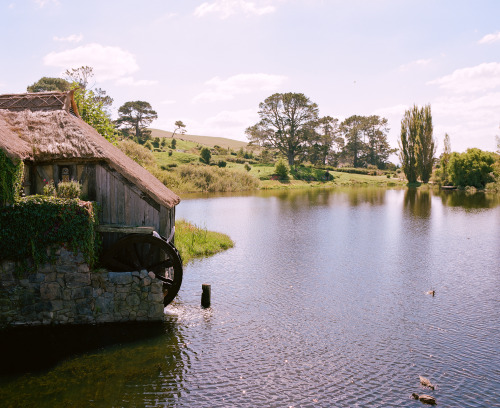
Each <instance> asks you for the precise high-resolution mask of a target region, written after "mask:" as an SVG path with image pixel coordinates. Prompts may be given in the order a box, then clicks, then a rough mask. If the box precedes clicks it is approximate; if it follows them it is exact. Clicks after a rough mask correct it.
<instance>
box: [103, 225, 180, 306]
mask: <svg viewBox="0 0 500 408" xmlns="http://www.w3.org/2000/svg"><path fill="white" fill-rule="evenodd" d="M101 262H102V264H103V265H104V267H106V268H107V269H108V270H110V271H114V272H133V271H142V270H147V271H148V272H153V273H154V274H155V276H156V277H157V278H158V279H160V280H161V281H162V282H163V295H164V298H163V304H164V305H165V306H166V305H168V304H169V303H170V302H172V300H174V298H175V296H177V293H178V292H179V289H180V287H181V283H182V260H181V257H180V255H179V252H178V251H177V249H176V248H175V247H174V246H173V245H171V244H169V243H168V242H167V241H166V240H165V239H163V238H160V237H157V236H155V235H141V234H131V235H127V236H125V237H123V238H121V239H119V240H118V241H116V242H115V243H114V244H113V245H112V246H111V247H110V248H109V249H108V250H107V251H106V253H104V254H103V256H102V258H101Z"/></svg>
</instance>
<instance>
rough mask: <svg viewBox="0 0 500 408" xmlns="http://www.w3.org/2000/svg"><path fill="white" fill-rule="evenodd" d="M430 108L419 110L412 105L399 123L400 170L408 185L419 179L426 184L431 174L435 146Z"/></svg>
mask: <svg viewBox="0 0 500 408" xmlns="http://www.w3.org/2000/svg"><path fill="white" fill-rule="evenodd" d="M432 131H433V129H432V115H431V107H430V105H427V106H425V107H423V108H421V109H419V108H418V107H417V106H416V105H414V106H413V107H412V108H411V109H409V110H407V111H406V112H405V115H404V117H403V119H402V121H401V139H400V142H399V147H400V155H399V158H400V160H401V163H402V169H403V171H404V173H405V175H406V178H407V179H408V182H409V183H415V182H416V181H417V179H418V176H420V179H421V180H422V181H423V182H424V183H427V182H428V181H429V178H430V176H431V173H432V165H433V164H434V154H435V153H436V145H435V143H434V139H433V137H432Z"/></svg>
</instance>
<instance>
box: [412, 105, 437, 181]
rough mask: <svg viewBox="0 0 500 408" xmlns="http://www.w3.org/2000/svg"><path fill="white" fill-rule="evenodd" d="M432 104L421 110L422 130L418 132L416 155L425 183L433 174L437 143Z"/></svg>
mask: <svg viewBox="0 0 500 408" xmlns="http://www.w3.org/2000/svg"><path fill="white" fill-rule="evenodd" d="M432 133H433V126H432V114H431V105H426V106H424V107H423V108H422V109H421V110H420V130H419V132H418V133H417V144H416V152H415V156H416V159H417V165H418V174H419V175H420V179H421V180H422V182H423V183H427V182H428V181H429V179H430V178H431V175H432V166H433V165H434V155H435V154H436V143H435V142H434V137H433V135H432Z"/></svg>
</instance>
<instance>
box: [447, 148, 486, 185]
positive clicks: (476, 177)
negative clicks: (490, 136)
mask: <svg viewBox="0 0 500 408" xmlns="http://www.w3.org/2000/svg"><path fill="white" fill-rule="evenodd" d="M494 162H495V158H494V157H493V155H492V154H491V153H489V152H484V151H482V150H480V149H477V148H473V149H467V151H466V152H465V153H455V152H454V153H452V154H451V156H450V161H449V163H448V174H449V177H450V180H451V182H452V183H453V185H455V186H460V187H466V186H471V187H476V188H484V186H485V185H486V184H487V183H489V182H492V181H494V178H493V174H492V172H493V166H492V165H493V163H494Z"/></svg>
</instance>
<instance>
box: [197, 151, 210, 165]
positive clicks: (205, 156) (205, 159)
mask: <svg viewBox="0 0 500 408" xmlns="http://www.w3.org/2000/svg"><path fill="white" fill-rule="evenodd" d="M211 157H212V153H210V149H208V148H206V147H204V148H203V149H201V152H200V161H201V162H202V163H205V164H210V158H211Z"/></svg>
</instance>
